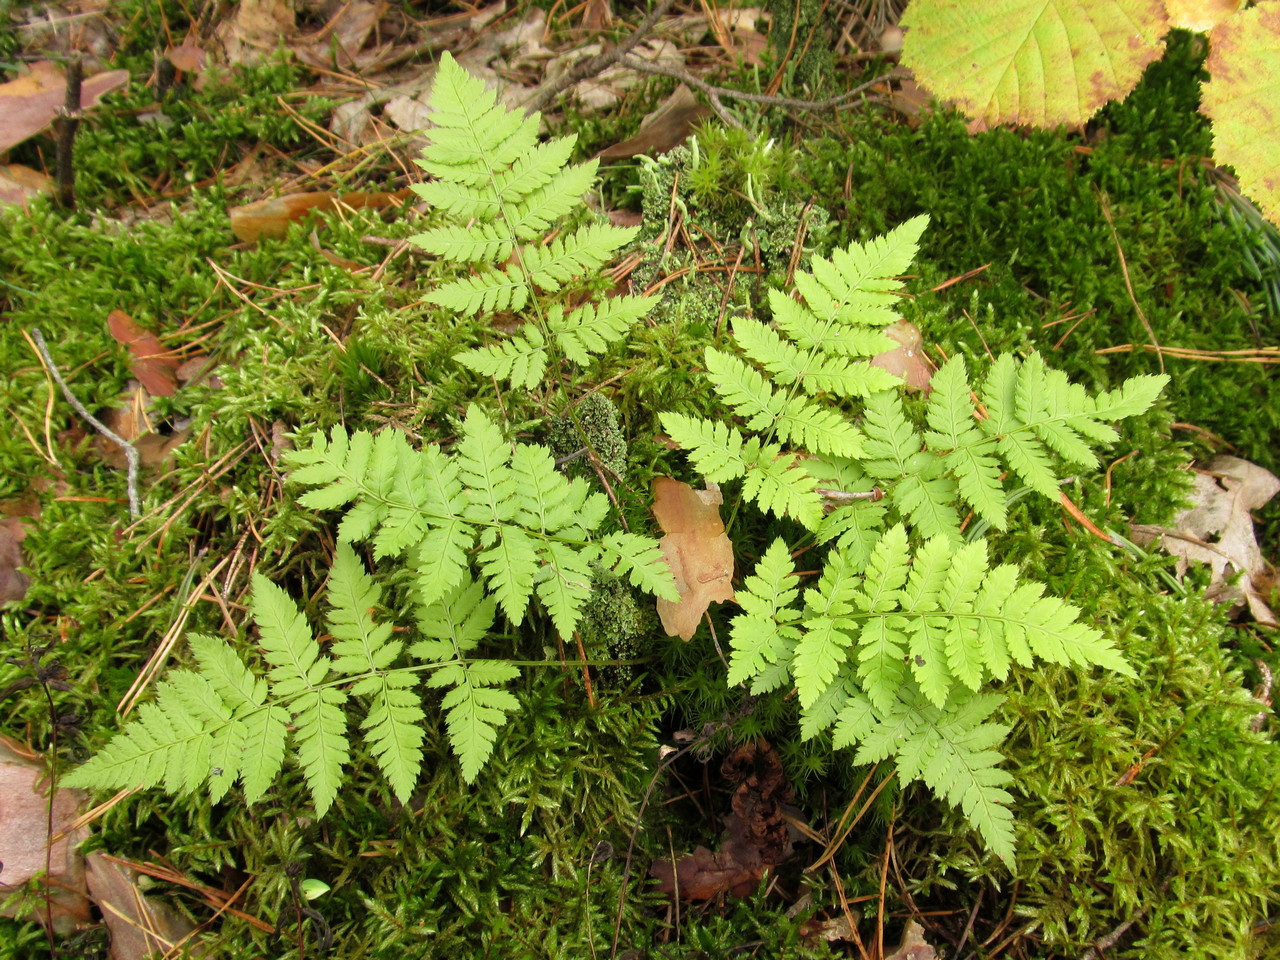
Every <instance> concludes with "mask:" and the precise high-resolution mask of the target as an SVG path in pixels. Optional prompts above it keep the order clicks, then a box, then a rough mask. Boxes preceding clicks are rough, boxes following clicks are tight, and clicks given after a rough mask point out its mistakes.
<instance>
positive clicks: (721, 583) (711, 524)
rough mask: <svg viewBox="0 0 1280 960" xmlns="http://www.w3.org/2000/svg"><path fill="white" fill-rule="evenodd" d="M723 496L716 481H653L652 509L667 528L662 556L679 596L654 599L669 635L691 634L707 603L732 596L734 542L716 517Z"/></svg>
mask: <svg viewBox="0 0 1280 960" xmlns="http://www.w3.org/2000/svg"><path fill="white" fill-rule="evenodd" d="M723 502H724V500H723V499H722V498H721V496H720V488H719V487H718V486H716V485H715V484H714V483H709V484H707V488H706V489H705V490H694V489H693V488H692V487H691V486H689V485H688V484H687V483H681V482H680V481H679V480H672V479H671V478H670V477H656V478H655V479H654V481H653V515H654V516H655V517H656V518H657V520H658V526H659V527H661V528H662V532H663V533H664V534H665V536H664V537H663V538H662V541H661V545H662V556H663V558H664V559H665V560H666V561H667V565H668V566H669V567H670V568H671V572H672V574H673V575H674V576H675V579H676V589H677V590H679V591H680V599H679V600H678V601H674V602H673V601H671V600H661V599H660V600H659V601H658V616H659V617H661V618H662V626H663V629H665V630H666V631H667V636H669V637H676V636H678V637H681V638H683V639H685V640H692V639H693V634H694V631H696V630H697V629H698V623H699V622H700V621H701V620H702V615H703V614H704V613H706V612H707V607H709V606H710V605H711V604H712V603H713V602H715V603H723V602H724V601H726V600H732V599H733V584H732V582H731V578H732V576H733V544H732V543H730V542H729V538H728V536H726V535H725V532H724V523H723V522H722V521H721V520H720V504H721V503H723Z"/></svg>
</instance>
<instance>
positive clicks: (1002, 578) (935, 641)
mask: <svg viewBox="0 0 1280 960" xmlns="http://www.w3.org/2000/svg"><path fill="white" fill-rule="evenodd" d="M926 223H927V220H926V218H924V217H917V218H916V219H914V220H911V221H908V222H907V223H905V224H903V225H901V226H900V227H898V228H897V229H896V230H894V231H892V232H891V233H890V234H888V235H887V236H885V237H882V238H879V239H876V240H873V241H871V242H870V243H867V244H853V245H851V246H849V247H848V248H846V249H844V250H839V251H837V252H836V253H835V254H834V255H833V256H832V257H831V258H830V259H824V258H819V257H815V258H814V260H813V267H812V272H797V274H796V288H797V290H798V291H799V292H800V293H801V294H802V295H803V298H804V302H803V303H801V302H799V301H797V300H795V299H793V298H792V297H791V296H789V295H787V294H784V293H782V292H781V291H772V292H771V294H770V304H771V306H772V308H773V318H774V322H773V325H772V326H769V325H766V324H764V323H761V322H760V321H757V320H753V319H749V318H740V319H738V320H737V321H735V322H734V324H733V335H734V339H735V340H736V342H737V345H738V347H739V349H740V351H741V356H739V355H736V354H733V353H730V352H727V351H722V350H717V349H714V348H708V349H707V351H706V354H705V359H706V369H707V376H708V379H709V380H710V382H711V384H712V387H713V388H714V390H715V392H716V394H717V395H718V397H719V398H720V399H721V400H722V401H723V402H724V404H725V405H726V406H727V407H728V408H729V409H730V410H732V411H733V413H734V414H736V416H737V417H738V418H740V420H741V422H742V425H741V426H736V425H733V424H732V423H730V422H726V421H725V420H724V419H717V420H711V419H704V418H696V417H690V416H686V415H683V414H677V413H664V414H662V415H661V420H662V423H663V426H664V427H665V428H666V430H667V432H668V433H669V434H670V436H671V437H672V439H673V440H675V441H676V442H677V443H678V444H679V445H680V446H681V447H682V448H684V449H685V450H687V451H688V454H689V458H690V460H691V461H692V462H693V464H694V465H695V466H696V467H697V468H698V470H699V471H700V472H701V473H703V474H704V476H706V478H707V479H708V480H713V481H716V482H720V483H723V482H726V481H731V480H738V479H740V480H741V481H742V487H741V489H742V496H743V499H745V500H746V501H748V502H751V503H754V504H756V505H757V506H759V507H760V508H761V509H762V510H764V511H770V512H773V513H774V514H776V515H778V516H787V517H791V518H793V519H794V520H796V521H798V522H799V523H800V524H802V525H803V526H804V527H805V528H806V529H807V531H808V533H807V535H806V538H805V539H806V540H810V541H814V542H816V543H817V544H820V545H825V546H826V547H827V552H826V556H825V559H824V560H823V563H822V570H821V575H820V576H819V578H818V581H817V583H816V584H814V585H813V586H810V587H808V588H807V589H805V591H804V593H803V596H802V595H801V592H800V585H799V584H798V583H797V582H796V580H795V579H794V576H795V571H794V566H793V564H792V562H791V551H792V547H791V546H789V545H788V544H787V542H786V541H785V540H783V539H777V540H775V541H774V542H773V544H772V545H771V546H769V548H768V549H767V550H766V551H765V552H764V554H763V556H762V557H761V559H760V561H759V563H758V564H757V566H756V569H755V572H754V574H753V575H752V576H750V577H748V578H747V579H746V580H745V581H744V584H743V589H742V590H740V591H739V592H738V594H737V597H736V599H737V601H738V602H739V603H740V604H741V606H742V610H743V612H742V614H740V615H739V616H738V617H736V618H735V620H734V622H733V625H732V628H731V634H730V635H731V645H732V656H731V659H730V662H729V677H728V679H729V681H730V682H731V683H746V684H749V685H750V688H751V690H752V692H753V693H757V694H760V693H766V692H768V691H771V690H776V689H779V688H782V687H785V686H789V685H793V686H794V687H795V689H796V691H797V694H798V700H799V704H800V711H801V720H800V726H801V735H802V736H803V737H804V738H806V739H808V738H811V737H814V736H817V735H818V734H820V733H822V732H824V731H827V730H830V731H831V732H832V735H833V744H834V746H835V747H837V748H840V747H848V746H857V748H858V749H857V753H856V755H855V762H858V763H869V762H874V761H879V760H883V759H887V758H889V757H892V758H894V761H895V763H896V765H897V771H898V774H899V776H900V778H901V779H902V780H903V781H904V782H906V781H910V780H913V779H920V780H923V781H924V782H925V783H926V784H927V785H928V786H929V787H930V788H931V789H932V790H933V791H934V792H935V793H936V794H938V795H939V796H941V797H943V798H944V799H946V800H947V801H948V802H949V803H951V804H952V805H953V806H955V807H957V808H959V809H960V810H961V811H962V812H963V814H964V815H965V817H966V818H967V819H968V821H969V822H970V823H971V824H972V825H973V826H974V827H975V828H976V829H977V830H978V832H979V834H980V835H981V836H982V838H983V840H984V841H985V842H986V844H987V846H988V847H989V848H990V849H991V850H992V851H994V852H995V853H996V854H998V855H999V856H1000V857H1002V858H1004V859H1010V858H1012V856H1013V853H1014V849H1013V826H1012V816H1011V814H1010V812H1009V810H1008V804H1009V802H1010V801H1011V799H1012V798H1011V796H1010V794H1009V793H1008V791H1006V790H1005V789H1004V787H1005V786H1006V785H1007V784H1008V780H1009V777H1008V775H1007V774H1005V773H1004V772H1002V771H1001V770H1000V769H999V768H998V767H997V766H996V764H997V763H998V762H999V760H1000V754H999V753H998V751H996V750H995V749H994V747H996V746H997V745H998V744H999V743H1000V742H1001V740H1002V739H1003V738H1004V736H1005V734H1006V733H1007V728H1006V727H1004V726H1002V725H1001V724H998V723H993V722H991V721H990V720H989V717H990V716H991V714H992V712H993V711H994V710H995V709H996V707H997V706H998V705H999V703H1000V698H999V697H998V696H997V695H994V694H991V693H989V692H985V691H984V689H983V688H984V686H985V684H987V683H988V682H989V681H992V680H1002V679H1004V678H1005V677H1006V676H1007V675H1008V671H1009V669H1010V666H1011V664H1013V663H1017V664H1020V665H1024V666H1030V665H1032V664H1033V663H1034V662H1035V661H1036V660H1037V659H1040V660H1047V661H1050V662H1054V663H1063V664H1070V665H1075V666H1078V667H1087V666H1089V665H1099V666H1103V667H1106V668H1108V669H1112V670H1115V671H1118V672H1120V673H1124V674H1128V673H1130V668H1129V667H1128V666H1127V664H1126V663H1125V661H1124V659H1123V658H1122V657H1121V655H1120V654H1119V652H1118V651H1117V650H1116V648H1115V646H1114V645H1113V643H1112V642H1111V641H1110V639H1108V638H1107V637H1105V636H1103V635H1102V634H1101V633H1100V632H1098V631H1097V630H1094V629H1092V628H1091V627H1087V626H1085V625H1084V624H1081V623H1080V622H1079V621H1078V615H1079V610H1078V609H1077V608H1075V607H1073V606H1071V605H1070V604H1067V603H1065V602H1063V601H1061V600H1058V599H1056V598H1052V597H1045V596H1043V587H1042V586H1041V585H1039V584H1036V583H1029V582H1027V583H1024V582H1022V581H1020V579H1019V576H1018V572H1017V570H1016V569H1015V568H1014V567H1013V566H1011V565H1008V564H997V565H994V566H993V565H991V564H990V562H989V559H988V550H987V545H986V543H985V541H983V540H981V539H977V538H976V537H975V536H974V531H973V530H972V529H971V530H970V531H969V534H970V540H969V542H965V541H964V538H963V536H962V523H961V519H960V517H961V510H962V509H968V510H972V511H973V513H974V514H975V515H976V516H977V517H978V518H980V522H981V523H982V524H984V525H990V526H994V527H997V528H1000V529H1003V528H1004V527H1005V526H1006V524H1007V520H1008V503H1009V500H1010V498H1011V496H1013V494H1012V493H1010V492H1009V491H1007V490H1006V488H1005V478H1006V477H1008V476H1012V477H1016V478H1017V479H1018V480H1021V481H1022V483H1023V484H1025V486H1026V487H1027V488H1029V489H1030V490H1031V491H1034V492H1036V493H1039V494H1041V495H1043V496H1046V497H1050V498H1054V499H1056V498H1058V496H1059V488H1058V484H1059V477H1058V474H1057V471H1056V470H1055V465H1054V463H1055V460H1063V461H1066V462H1067V463H1069V464H1072V465H1074V466H1089V465H1094V464H1096V462H1097V461H1096V458H1095V456H1094V454H1093V452H1092V445H1095V444H1100V443H1105V442H1108V441H1110V440H1114V439H1115V438H1116V436H1117V434H1116V432H1115V430H1114V428H1113V427H1111V426H1110V425H1109V421H1113V420H1119V419H1122V418H1124V417H1129V416H1133V415H1135V414H1138V413H1141V412H1142V411H1143V410H1145V409H1147V408H1148V407H1149V406H1150V405H1151V404H1152V403H1153V402H1154V400H1155V398H1156V396H1157V395H1158V393H1159V391H1160V389H1161V388H1162V387H1163V385H1164V383H1165V382H1166V380H1167V378H1165V377H1155V376H1148V377H1135V378H1133V379H1132V380H1129V381H1127V382H1126V383H1124V384H1123V385H1122V386H1121V387H1120V388H1119V389H1118V390H1115V391H1112V392H1108V393H1103V394H1100V395H1098V396H1090V395H1089V394H1088V393H1087V392H1086V391H1085V390H1084V388H1083V387H1080V386H1078V385H1075V384H1072V383H1070V382H1069V381H1068V380H1067V378H1066V376H1065V375H1063V374H1062V373H1060V372H1058V371H1053V370H1049V369H1047V368H1046V367H1045V365H1044V363H1043V361H1042V360H1041V358H1040V357H1039V356H1038V355H1037V354H1032V355H1031V356H1030V357H1028V358H1027V359H1026V360H1024V361H1022V362H1021V363H1020V362H1018V361H1017V360H1016V359H1015V358H1013V357H1011V356H1008V355H1005V356H1001V357H999V358H998V359H996V361H995V362H994V363H993V364H992V366H991V369H990V371H989V372H988V374H987V376H986V378H985V379H984V380H983V382H982V384H981V385H978V386H975V385H973V384H971V383H970V381H969V377H968V372H967V369H966V366H965V361H964V358H963V357H961V356H956V357H954V358H952V359H951V360H949V361H948V362H947V363H945V364H944V365H943V366H942V368H941V369H940V370H939V371H938V372H937V374H936V375H935V376H934V378H933V381H932V392H931V393H930V395H929V398H928V401H927V403H926V405H925V408H924V429H921V428H920V427H918V426H917V425H916V424H915V423H914V422H913V420H912V418H911V417H910V416H909V415H908V412H907V408H906V406H905V405H904V403H903V399H902V393H901V390H900V389H899V381H898V380H897V379H896V378H893V377H892V376H890V375H889V374H887V373H885V372H884V371H882V370H880V369H879V368H877V367H874V366H872V365H871V363H870V361H869V360H868V359H867V358H868V357H870V356H871V355H873V354H875V353H877V352H880V351H881V350H884V349H887V348H888V347H889V346H890V345H891V344H890V342H889V341H888V340H887V338H886V337H884V335H883V333H882V332H881V331H882V328H883V327H884V326H885V325H887V324H889V323H891V322H893V321H894V320H895V319H896V316H895V313H894V310H893V304H894V301H895V299H896V296H897V293H896V291H897V290H898V289H899V288H900V283H899V282H898V281H897V280H894V279H893V277H895V276H896V275H898V274H901V273H903V272H904V271H905V270H906V269H907V267H908V266H909V265H910V262H911V260H912V258H913V256H914V255H915V252H916V248H917V244H918V241H919V238H920V236H921V233H922V232H923V230H924V228H925V226H926ZM975 526H976V525H975ZM796 546H799V544H798V543H797V544H796ZM806 562H808V561H806Z"/></svg>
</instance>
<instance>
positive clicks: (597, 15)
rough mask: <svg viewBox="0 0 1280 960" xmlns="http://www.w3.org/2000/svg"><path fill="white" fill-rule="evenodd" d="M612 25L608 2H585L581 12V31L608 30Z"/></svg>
mask: <svg viewBox="0 0 1280 960" xmlns="http://www.w3.org/2000/svg"><path fill="white" fill-rule="evenodd" d="M612 23H613V7H612V6H611V4H610V3H609V0H587V2H586V5H585V8H584V9H583V11H582V29H583V30H588V31H598V30H608V29H609V26H610V25H611V24H612Z"/></svg>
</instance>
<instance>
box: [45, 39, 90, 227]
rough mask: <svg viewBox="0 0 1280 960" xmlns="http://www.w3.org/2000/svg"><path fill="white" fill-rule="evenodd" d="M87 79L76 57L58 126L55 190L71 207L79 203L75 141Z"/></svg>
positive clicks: (61, 202) (62, 204) (65, 205)
mask: <svg viewBox="0 0 1280 960" xmlns="http://www.w3.org/2000/svg"><path fill="white" fill-rule="evenodd" d="M83 80H84V65H83V64H82V63H81V62H80V58H79V57H72V58H71V63H69V64H68V65H67V99H66V105H65V106H64V107H63V108H62V109H61V110H59V111H58V117H57V119H56V120H54V122H53V125H54V128H55V129H56V130H57V132H58V141H57V149H56V153H55V165H54V192H55V194H56V196H57V198H58V205H59V206H60V207H63V208H64V209H67V210H74V209H75V206H76V171H75V144H76V128H77V127H79V126H80V88H81V84H82V82H83Z"/></svg>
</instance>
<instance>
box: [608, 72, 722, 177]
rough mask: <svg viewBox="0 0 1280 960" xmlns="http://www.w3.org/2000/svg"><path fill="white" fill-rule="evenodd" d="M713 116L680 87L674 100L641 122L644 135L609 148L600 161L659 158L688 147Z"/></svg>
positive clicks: (688, 91) (667, 102)
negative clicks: (695, 131) (687, 142)
mask: <svg viewBox="0 0 1280 960" xmlns="http://www.w3.org/2000/svg"><path fill="white" fill-rule="evenodd" d="M709 116H711V110H710V109H709V108H707V107H704V106H703V105H702V104H700V103H699V102H698V100H697V98H696V97H695V96H694V95H693V91H692V90H690V89H689V88H688V87H686V86H685V85H684V84H683V83H682V84H680V85H679V86H678V87H676V88H675V90H674V91H673V92H672V94H671V96H669V97H667V99H666V100H664V101H662V103H661V104H659V105H658V108H657V109H656V110H654V111H653V113H651V114H649V115H648V116H647V117H645V118H644V119H643V120H641V121H640V132H639V133H637V134H636V135H635V136H634V137H630V138H629V139H626V140H623V141H622V142H621V143H615V144H614V145H613V146H611V147H605V148H604V149H603V150H601V151H600V152H599V153H597V154H596V157H597V158H598V159H600V160H624V159H626V158H627V157H638V156H640V155H641V154H644V155H646V156H650V157H656V156H658V154H661V153H666V152H667V151H668V150H672V149H674V148H676V147H678V146H679V145H680V144H682V143H684V142H685V140H687V139H688V138H689V134H691V133H693V128H694V126H695V125H696V124H698V123H699V122H700V121H702V120H704V119H706V118H707V117H709Z"/></svg>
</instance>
